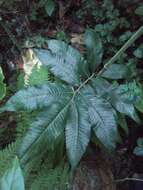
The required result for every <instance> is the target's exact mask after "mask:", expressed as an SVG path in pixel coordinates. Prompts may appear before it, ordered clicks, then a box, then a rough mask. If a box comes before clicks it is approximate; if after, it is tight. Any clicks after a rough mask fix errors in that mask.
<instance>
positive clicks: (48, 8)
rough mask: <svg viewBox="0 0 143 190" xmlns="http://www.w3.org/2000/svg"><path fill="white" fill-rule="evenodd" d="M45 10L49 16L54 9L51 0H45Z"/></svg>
mask: <svg viewBox="0 0 143 190" xmlns="http://www.w3.org/2000/svg"><path fill="white" fill-rule="evenodd" d="M44 8H45V11H46V13H47V15H48V16H51V15H52V13H53V12H54V9H55V3H54V1H53V0H47V2H46V4H45V5H44Z"/></svg>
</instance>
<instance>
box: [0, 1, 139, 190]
mask: <svg viewBox="0 0 143 190" xmlns="http://www.w3.org/2000/svg"><path fill="white" fill-rule="evenodd" d="M129 4H130V3H129V2H128V3H127V5H128V6H129ZM0 5H1V7H2V10H3V11H4V12H7V11H10V12H11V11H19V9H20V8H21V1H18V2H17V1H16V0H15V1H9V3H7V2H6V1H1V2H0ZM28 5H29V4H26V5H25V4H24V6H28ZM30 5H31V6H30V9H31V10H32V11H30V14H29V13H28V14H27V15H28V16H27V18H28V21H29V22H30V23H33V22H34V24H35V25H36V24H37V23H38V27H39V28H42V27H45V26H46V25H45V21H49V22H50V25H52V27H53V26H55V25H56V26H58V27H57V28H56V27H55V28H56V29H57V30H56V31H55V28H54V29H52V35H51V34H50V35H51V36H50V35H49V36H45V35H42V33H38V32H39V30H38V32H37V33H34V34H33V35H26V36H24V35H23V36H22V37H21V36H20V38H21V40H20V43H18V39H19V38H17V36H16V35H21V33H22V31H21V30H19V31H17V34H15V32H14V34H13V31H12V30H11V29H12V24H10V22H9V21H7V17H5V16H3V14H2V16H1V21H0V23H1V26H2V29H3V30H4V32H6V34H7V37H6V38H4V40H3V41H2V43H1V46H0V47H1V49H2V48H3V46H4V44H5V43H6V45H8V46H9V47H11V48H10V49H9V51H8V52H9V53H10V55H11V54H14V56H16V55H17V54H18V52H20V53H21V55H20V56H21V58H22V60H23V64H22V69H21V70H19V68H18V67H17V66H16V67H14V68H13V69H12V68H11V71H10V74H11V73H12V72H13V71H14V75H13V76H12V79H11V80H10V79H9V78H11V77H7V75H8V74H7V71H6V68H5V66H3V64H2V62H3V61H4V60H6V57H4V56H3V54H2V59H1V60H0V62H1V65H2V68H3V70H4V74H5V73H6V74H5V76H6V77H4V74H3V72H2V69H1V68H0V85H1V86H0V87H1V88H0V100H1V101H2V103H1V104H2V105H1V107H0V113H1V115H2V117H3V116H6V117H11V118H12V119H11V120H12V121H14V122H15V123H16V124H15V125H16V127H15V128H14V130H13V133H12V135H13V140H11V143H10V144H7V143H5V144H4V146H1V145H0V146H1V151H0V189H2V190H24V189H25V190H45V189H47V190H57V189H58V190H68V189H70V186H71V183H72V180H71V178H72V177H74V176H73V175H74V172H75V170H76V168H77V167H78V165H79V163H80V161H81V160H82V159H83V158H84V157H85V156H86V155H88V154H89V152H90V151H91V150H92V149H93V144H94V146H95V147H97V148H98V149H100V150H102V151H104V152H106V153H107V154H109V155H111V154H113V153H114V152H115V151H116V147H117V145H119V144H122V139H123V138H124V137H125V136H126V137H127V136H128V134H129V133H130V127H129V121H130V122H132V123H136V124H137V125H140V124H141V123H142V117H141V116H142V113H143V98H142V97H143V85H142V77H141V73H142V68H141V66H140V65H139V63H140V61H141V60H142V58H143V45H142V43H140V39H141V36H142V34H143V26H141V21H142V15H143V14H142V12H143V8H142V7H143V5H142V3H139V4H138V5H137V6H135V5H134V3H133V5H131V9H132V7H133V10H134V17H136V18H138V22H135V24H134V26H133V28H132V29H131V26H132V24H133V22H134V19H133V18H132V16H131V15H130V14H129V18H128V17H126V14H127V13H126V12H125V14H124V15H122V14H121V10H120V8H119V7H120V6H119V5H120V1H119V4H118V3H117V5H116V4H115V3H113V1H111V0H102V2H101V3H100V2H99V1H93V0H89V1H87V0H83V1H82V5H81V6H80V8H79V9H78V10H76V9H74V6H75V5H74V3H73V4H72V2H71V3H69V4H68V5H65V4H64V2H63V3H61V4H60V3H58V2H56V1H53V0H46V1H45V0H40V1H32V2H31V4H30ZM78 6H79V5H78ZM13 7H15V10H13ZM70 7H71V10H69V8H70ZM121 9H123V10H124V5H123V6H122V8H121ZM62 11H63V12H62ZM68 11H69V12H68ZM74 11H75V12H74ZM73 12H74V13H76V14H74V16H75V18H76V19H80V21H81V23H82V24H83V26H82V27H83V31H84V32H82V33H80V34H76V35H77V36H76V38H75V39H76V40H75V41H76V42H75V43H72V39H70V38H71V36H72V34H70V33H69V32H67V31H66V29H65V28H66V26H64V25H65V21H67V20H68V14H67V13H69V14H71V15H72V13H73ZM6 14H7V13H6ZM14 14H17V13H14ZM57 15H58V16H59V19H61V20H60V21H59V22H58V21H57V17H58V16H57ZM61 15H62V16H61ZM75 18H74V19H75ZM64 19H65V20H64ZM66 19H67V20H66ZM69 22H70V21H69ZM72 22H73V21H71V25H72ZM36 27H37V25H36ZM64 27H65V28H64ZM39 28H38V29H39ZM67 28H68V27H67ZM45 30H46V29H44V32H45ZM46 32H47V31H46ZM48 32H49V31H48ZM79 36H80V37H79ZM79 38H80V40H81V41H82V42H81V41H80V42H81V43H80V44H79V43H78V42H79V41H78V40H79ZM8 39H9V40H8ZM76 47H77V48H76ZM82 50H83V51H82ZM0 55H1V54H0ZM8 68H9V67H8ZM4 80H5V81H4ZM6 84H7V92H6ZM5 96H6V98H4V97H5ZM8 130H9V128H8V127H7V128H6V127H5V128H4V131H5V133H7V132H8ZM5 133H4V132H3V131H0V137H1V138H2V139H3V141H4V140H5V138H4V137H3V134H5ZM134 154H135V155H138V156H142V155H143V142H142V138H139V139H138V141H137V146H136V147H135V149H134Z"/></svg>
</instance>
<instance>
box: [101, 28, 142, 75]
mask: <svg viewBox="0 0 143 190" xmlns="http://www.w3.org/2000/svg"><path fill="white" fill-rule="evenodd" d="M142 34H143V26H141V27H140V28H139V29H138V30H137V31H136V32H135V34H133V36H132V37H131V38H130V39H129V40H128V41H127V42H126V43H125V44H124V45H123V46H122V47H121V49H120V50H119V51H118V52H117V53H116V54H115V55H114V56H113V57H112V58H111V59H110V60H109V61H108V62H107V63H106V64H105V65H104V67H103V69H102V70H100V71H99V73H98V75H102V73H103V72H104V71H105V70H106V69H107V68H108V67H109V65H112V64H113V63H114V62H115V61H117V60H118V58H119V57H120V56H121V55H122V54H123V53H124V52H125V51H126V50H127V49H128V48H129V47H130V46H131V45H132V44H133V43H134V42H135V41H136V39H138V38H139V37H140V36H141V35H142Z"/></svg>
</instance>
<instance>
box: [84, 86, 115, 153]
mask: <svg viewBox="0 0 143 190" xmlns="http://www.w3.org/2000/svg"><path fill="white" fill-rule="evenodd" d="M81 94H82V95H83V97H84V99H85V101H86V102H87V104H88V114H89V119H90V123H91V125H92V128H93V130H94V133H95V135H96V136H97V138H98V139H99V141H100V142H101V143H102V144H103V145H104V146H105V147H106V148H107V149H108V150H113V149H114V148H115V145H116V142H118V141H119V135H118V131H117V125H116V119H115V115H116V114H115V111H114V110H113V108H112V106H111V104H110V103H109V102H107V101H106V100H105V99H102V98H99V97H97V96H96V94H95V93H94V90H93V89H92V88H91V87H90V86H86V89H85V88H84V89H82V93H81Z"/></svg>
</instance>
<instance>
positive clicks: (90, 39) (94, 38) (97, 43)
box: [84, 29, 103, 72]
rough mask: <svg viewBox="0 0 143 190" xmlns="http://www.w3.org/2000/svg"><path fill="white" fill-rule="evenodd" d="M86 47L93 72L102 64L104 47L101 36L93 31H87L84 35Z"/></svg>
mask: <svg viewBox="0 0 143 190" xmlns="http://www.w3.org/2000/svg"><path fill="white" fill-rule="evenodd" d="M84 40H85V45H86V47H87V58H88V62H89V67H90V70H91V72H94V71H95V69H96V68H97V67H98V66H99V65H100V64H101V62H102V56H103V47H102V42H101V39H100V37H99V35H98V34H97V33H96V32H95V31H94V30H92V29H87V30H86V32H85V35H84Z"/></svg>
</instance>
